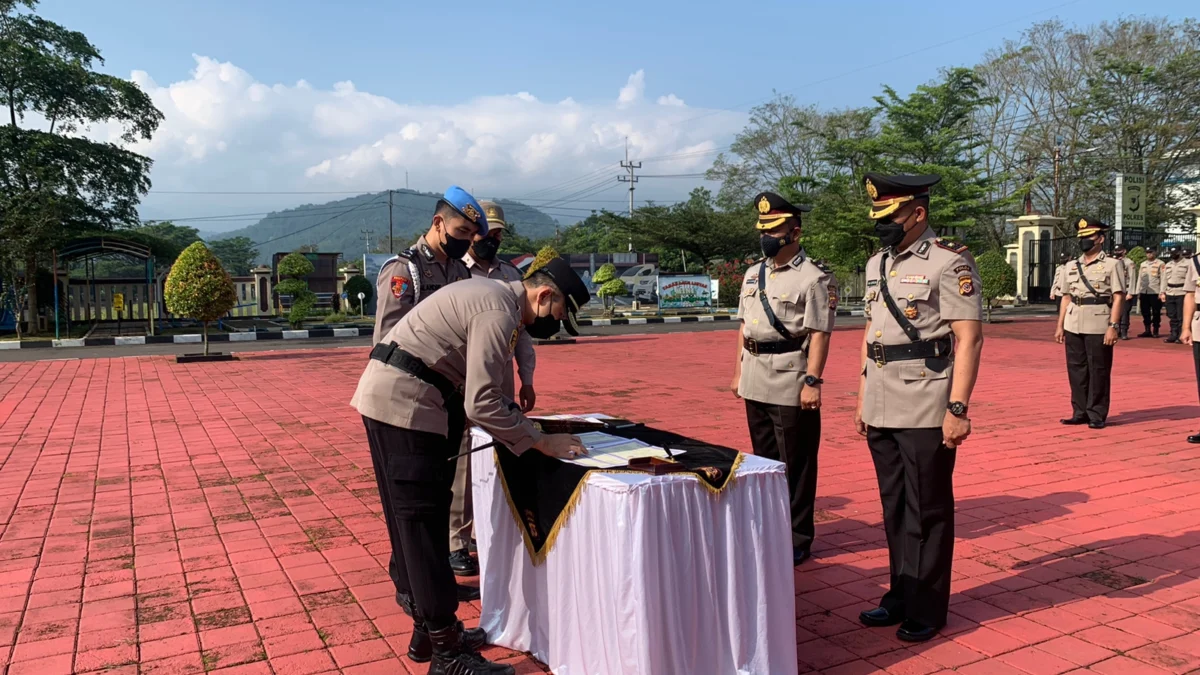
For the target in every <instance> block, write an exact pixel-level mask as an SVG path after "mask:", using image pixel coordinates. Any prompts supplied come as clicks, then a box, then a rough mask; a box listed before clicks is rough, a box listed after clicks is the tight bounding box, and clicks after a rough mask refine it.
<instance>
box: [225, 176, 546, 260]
mask: <svg viewBox="0 0 1200 675" xmlns="http://www.w3.org/2000/svg"><path fill="white" fill-rule="evenodd" d="M440 197H441V195H440V194H435V193H432V192H416V191H413V190H395V191H393V192H392V228H393V229H392V231H393V233H394V237H395V241H396V250H402V249H403V248H407V247H408V246H409V245H411V244H412V243H413V242H414V241H416V239H417V238H418V237H419V236H421V235H422V234H424V233H425V232H426V231H428V230H429V221H430V218H432V217H433V211H434V208H435V207H436V205H437V200H438V199H439V198H440ZM496 202H497V203H499V204H500V205H501V206H503V207H504V217H505V220H507V221H508V224H509V225H510V226H514V227H515V228H516V230H517V232H519V233H520V234H521V235H523V236H526V237H531V238H538V237H547V236H550V235H553V234H554V232H555V225H556V223H555V221H554V219H553V218H551V217H550V216H548V215H546V214H545V213H543V212H541V211H539V210H537V209H536V208H533V207H531V206H527V205H525V204H521V203H519V202H515V201H512V200H508V199H497V200H496ZM364 230H365V231H368V232H370V234H366V233H364ZM239 236H242V237H249V238H250V240H251V241H253V242H254V243H255V248H256V249H258V258H257V260H258V262H264V263H269V262H270V259H271V254H273V253H275V252H278V251H294V250H296V249H298V248H300V247H302V246H316V248H317V250H318V251H330V252H332V251H339V252H341V253H343V254H345V255H346V257H358V256H360V255H362V254H363V253H364V252H365V251H366V246H367V241H368V240H369V241H370V242H371V245H372V247H373V248H374V249H376V250H379V249H380V248H381V247H382V248H381V250H383V251H386V250H387V248H386V247H387V236H388V194H387V193H386V192H379V193H375V194H365V195H359V196H357V197H351V198H349V199H341V200H338V201H333V202H329V203H327V204H305V205H304V206H298V207H296V208H293V209H287V210H284V211H279V212H276V213H272V214H270V215H268V216H267V217H265V218H263V219H262V220H260V221H258V222H257V223H255V224H253V225H250V226H247V227H244V228H241V229H238V230H231V231H228V232H221V233H219V234H213V235H212V236H211V239H227V238H229V237H239ZM205 239H206V240H208V239H210V237H205Z"/></svg>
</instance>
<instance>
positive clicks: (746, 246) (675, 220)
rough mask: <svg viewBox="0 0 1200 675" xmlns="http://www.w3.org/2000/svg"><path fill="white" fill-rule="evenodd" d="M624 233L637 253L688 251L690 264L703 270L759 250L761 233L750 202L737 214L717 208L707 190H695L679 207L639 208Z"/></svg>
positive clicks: (627, 222) (736, 212) (675, 205)
mask: <svg viewBox="0 0 1200 675" xmlns="http://www.w3.org/2000/svg"><path fill="white" fill-rule="evenodd" d="M625 232H626V233H627V235H628V237H629V238H630V239H631V240H632V242H633V245H634V247H635V248H637V249H638V250H643V251H644V250H656V249H657V250H671V251H685V252H687V253H688V255H689V260H688V262H689V264H693V263H694V264H699V265H702V266H704V267H707V266H708V265H710V264H711V263H713V262H715V261H718V260H732V259H736V258H741V257H744V256H746V255H748V254H751V253H753V252H754V251H756V250H757V249H758V234H759V233H758V232H757V230H755V229H754V215H753V214H752V213H751V210H750V205H749V203H747V204H745V205H744V206H743V207H742V208H741V209H740V210H736V211H725V210H721V209H718V208H717V204H716V200H715V199H714V197H713V194H712V192H711V191H709V190H708V189H706V188H696V189H694V190H692V192H691V194H690V195H689V197H688V200H687V201H685V202H681V203H679V204H674V205H672V206H645V207H642V208H640V209H638V210H637V211H635V212H634V214H633V218H631V219H629V220H627V221H626V223H625Z"/></svg>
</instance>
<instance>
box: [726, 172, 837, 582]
mask: <svg viewBox="0 0 1200 675" xmlns="http://www.w3.org/2000/svg"><path fill="white" fill-rule="evenodd" d="M754 203H755V204H756V207H757V209H758V229H759V231H760V232H761V237H760V240H761V244H762V250H763V254H764V255H766V258H764V259H763V260H761V261H759V262H757V263H755V264H753V265H751V266H750V269H748V270H746V277H745V279H744V280H743V283H742V294H741V300H740V302H739V304H738V319H739V320H740V321H741V322H742V329H741V330H740V331H738V345H737V358H736V359H735V360H734V371H733V382H732V383H731V384H730V389H732V390H733V392H734V394H736V395H737V396H739V397H740V398H743V399H745V401H746V422H747V424H748V425H749V427H750V443H751V445H752V446H753V448H754V454H756V455H760V456H762V457H768V458H770V459H774V460H780V461H782V462H784V463H785V464H786V465H787V477H788V492H789V494H790V498H791V513H792V564H794V565H799V564H800V563H802V562H804V561H805V560H806V559H807V558H808V557H809V552H810V550H811V548H812V542H813V536H814V534H815V528H814V526H813V510H814V508H815V507H814V502H815V501H816V498H817V450H818V449H819V448H820V446H821V384H822V383H823V382H824V380H822V379H821V374H822V372H823V371H824V370H825V358H826V356H828V354H829V334H830V333H831V332H833V321H834V316H835V315H836V314H837V303H838V286H837V279H836V278H835V277H834V276H833V275H832V274H830V273H829V271H828V270H826V269H823V268H822V267H820V266H818V265H817V264H816V263H814V262H813V261H812V260H811V259H810V258H809V257H808V256H807V255H806V254H805V253H804V251H803V250H801V248H800V226H801V223H800V219H801V214H802V213H804V212H806V211H809V210H810V209H809V208H808V207H797V206H793V205H791V204H789V203H788V202H787V201H786V200H785V199H784V198H783V197H780V196H779V195H777V194H774V193H771V192H763V193H761V194H759V195H758V196H757V197H755V198H754Z"/></svg>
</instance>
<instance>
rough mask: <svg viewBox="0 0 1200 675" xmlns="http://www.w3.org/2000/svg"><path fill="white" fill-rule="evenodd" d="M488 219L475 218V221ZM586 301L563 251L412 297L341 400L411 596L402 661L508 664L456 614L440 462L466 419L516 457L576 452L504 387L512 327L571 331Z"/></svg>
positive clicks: (435, 667) (436, 669)
mask: <svg viewBox="0 0 1200 675" xmlns="http://www.w3.org/2000/svg"><path fill="white" fill-rule="evenodd" d="M486 227H487V224H486V221H485V220H482V218H481V222H480V228H479V229H481V230H486ZM589 298H590V295H589V293H588V290H587V287H586V286H584V284H583V281H582V280H580V278H579V276H578V275H577V274H575V272H574V271H573V270H571V267H570V265H569V264H567V262H566V261H564V260H562V259H555V260H552V261H550V262H549V263H547V264H546V265H545V266H544V267H542V268H539V270H538V271H537V272H535V273H534V274H533V275H531V277H530V278H529V279H527V280H525V281H500V280H495V279H467V280H465V281H459V282H455V283H454V284H451V285H450V286H448V287H447V288H445V289H443V290H441V291H439V292H438V293H435V294H434V295H432V296H431V297H430V298H428V299H427V300H426V301H423V302H422V303H421V304H419V305H417V306H416V307H415V308H413V309H412V311H410V312H409V313H408V314H406V315H405V316H404V317H403V318H402V319H401V320H400V321H399V322H398V323H397V324H396V325H395V326H393V327H392V329H391V330H390V331H388V333H387V334H386V335H384V336H383V340H382V341H380V343H379V344H377V345H375V347H374V348H373V349H372V350H371V359H370V361H368V362H367V367H366V369H365V370H364V371H363V374H362V377H361V378H360V379H359V382H358V388H357V389H356V390H355V392H354V398H353V399H351V401H350V404H351V405H352V406H354V407H355V408H356V409H357V410H358V411H359V413H361V414H362V416H363V424H364V425H365V426H366V432H367V442H368V444H369V445H370V448H371V457H372V460H373V462H374V464H375V467H376V481H377V484H378V486H379V496H380V500H381V502H382V505H383V512H384V519H385V522H386V523H387V529H388V536H389V539H390V541H391V545H392V552H393V556H394V558H395V560H396V561H397V564H398V567H399V571H400V582H401V584H402V588H403V590H404V591H405V592H406V593H408V594H410V595H411V597H412V598H413V601H412V607H411V609H412V613H413V623H414V634H413V637H412V638H411V641H410V644H409V652H408V653H409V657H410V658H411V659H413V660H414V661H419V662H420V661H426V660H429V659H430V658H432V664H431V665H430V670H429V672H430V673H431V674H442V675H477V674H478V675H482V674H484V673H513V672H514V671H513V669H512V668H511V667H508V666H501V665H497V664H492V663H490V662H488V661H485V660H484V659H483V658H481V657H480V656H479V655H478V653H477V652H476V650H477V649H478V648H479V647H480V646H481V645H482V644H483V643H484V642H485V641H486V636H485V635H483V634H482V631H479V630H478V629H475V630H472V631H464V630H463V627H462V623H461V622H459V621H458V620H457V617H456V615H455V612H456V610H457V607H458V598H457V597H456V594H455V586H456V584H455V581H454V574H453V572H451V570H450V564H449V557H450V542H449V536H448V533H449V514H450V484H451V482H452V481H453V480H454V464H453V463H451V462H450V461H449V460H450V459H451V458H453V456H454V455H455V454H457V453H458V450H459V447H460V443H461V440H462V434H463V430H464V426H465V421H466V419H465V418H469V419H470V420H471V421H472V422H473V423H475V424H477V425H479V426H480V427H482V428H483V429H484V430H486V431H487V432H488V433H489V434H491V436H492V437H493V438H495V439H496V440H498V441H500V442H501V443H503V444H504V446H506V447H507V448H508V449H509V450H511V451H512V452H513V453H516V454H521V453H523V452H525V451H526V450H528V449H529V448H534V449H536V450H538V451H540V452H542V453H544V454H546V455H549V456H551V457H559V458H571V457H575V456H577V455H579V454H581V453H584V452H586V450H585V449H584V447H583V445H582V444H581V443H580V440H579V438H577V437H575V436H570V435H562V434H559V435H553V434H542V433H541V432H539V431H538V429H537V428H536V427H534V425H533V423H532V422H530V421H529V420H528V419H527V418H526V417H525V416H524V414H523V413H522V412H521V410H520V407H519V406H517V405H516V404H514V403H513V402H512V401H511V400H510V399H508V398H506V397H505V396H504V393H503V391H502V386H503V382H504V369H505V368H511V367H512V352H513V350H514V349H515V348H516V344H517V340H518V338H519V337H520V334H521V331H522V330H523V329H524V330H527V331H529V333H530V334H531V335H533V336H534V337H540V336H543V335H545V336H547V337H548V336H550V335H553V334H554V333H557V332H558V330H559V327H560V325H562V324H564V323H565V324H566V329H567V332H568V333H571V334H577V332H578V331H577V329H576V325H577V324H576V322H575V314H576V312H578V310H579V307H581V306H583V305H584V304H586V303H587V302H588V300H589ZM564 319H566V321H565V322H564V321H563V320H564Z"/></svg>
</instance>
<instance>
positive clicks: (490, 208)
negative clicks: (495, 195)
mask: <svg viewBox="0 0 1200 675" xmlns="http://www.w3.org/2000/svg"><path fill="white" fill-rule="evenodd" d="M479 206H480V207H482V208H483V215H485V216H487V222H488V229H489V230H503V229H506V228H507V227H508V223H506V222H504V208H503V207H502V206H500V205H499V204H497V203H496V202H491V201H487V200H484V201H481V202H479Z"/></svg>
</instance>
